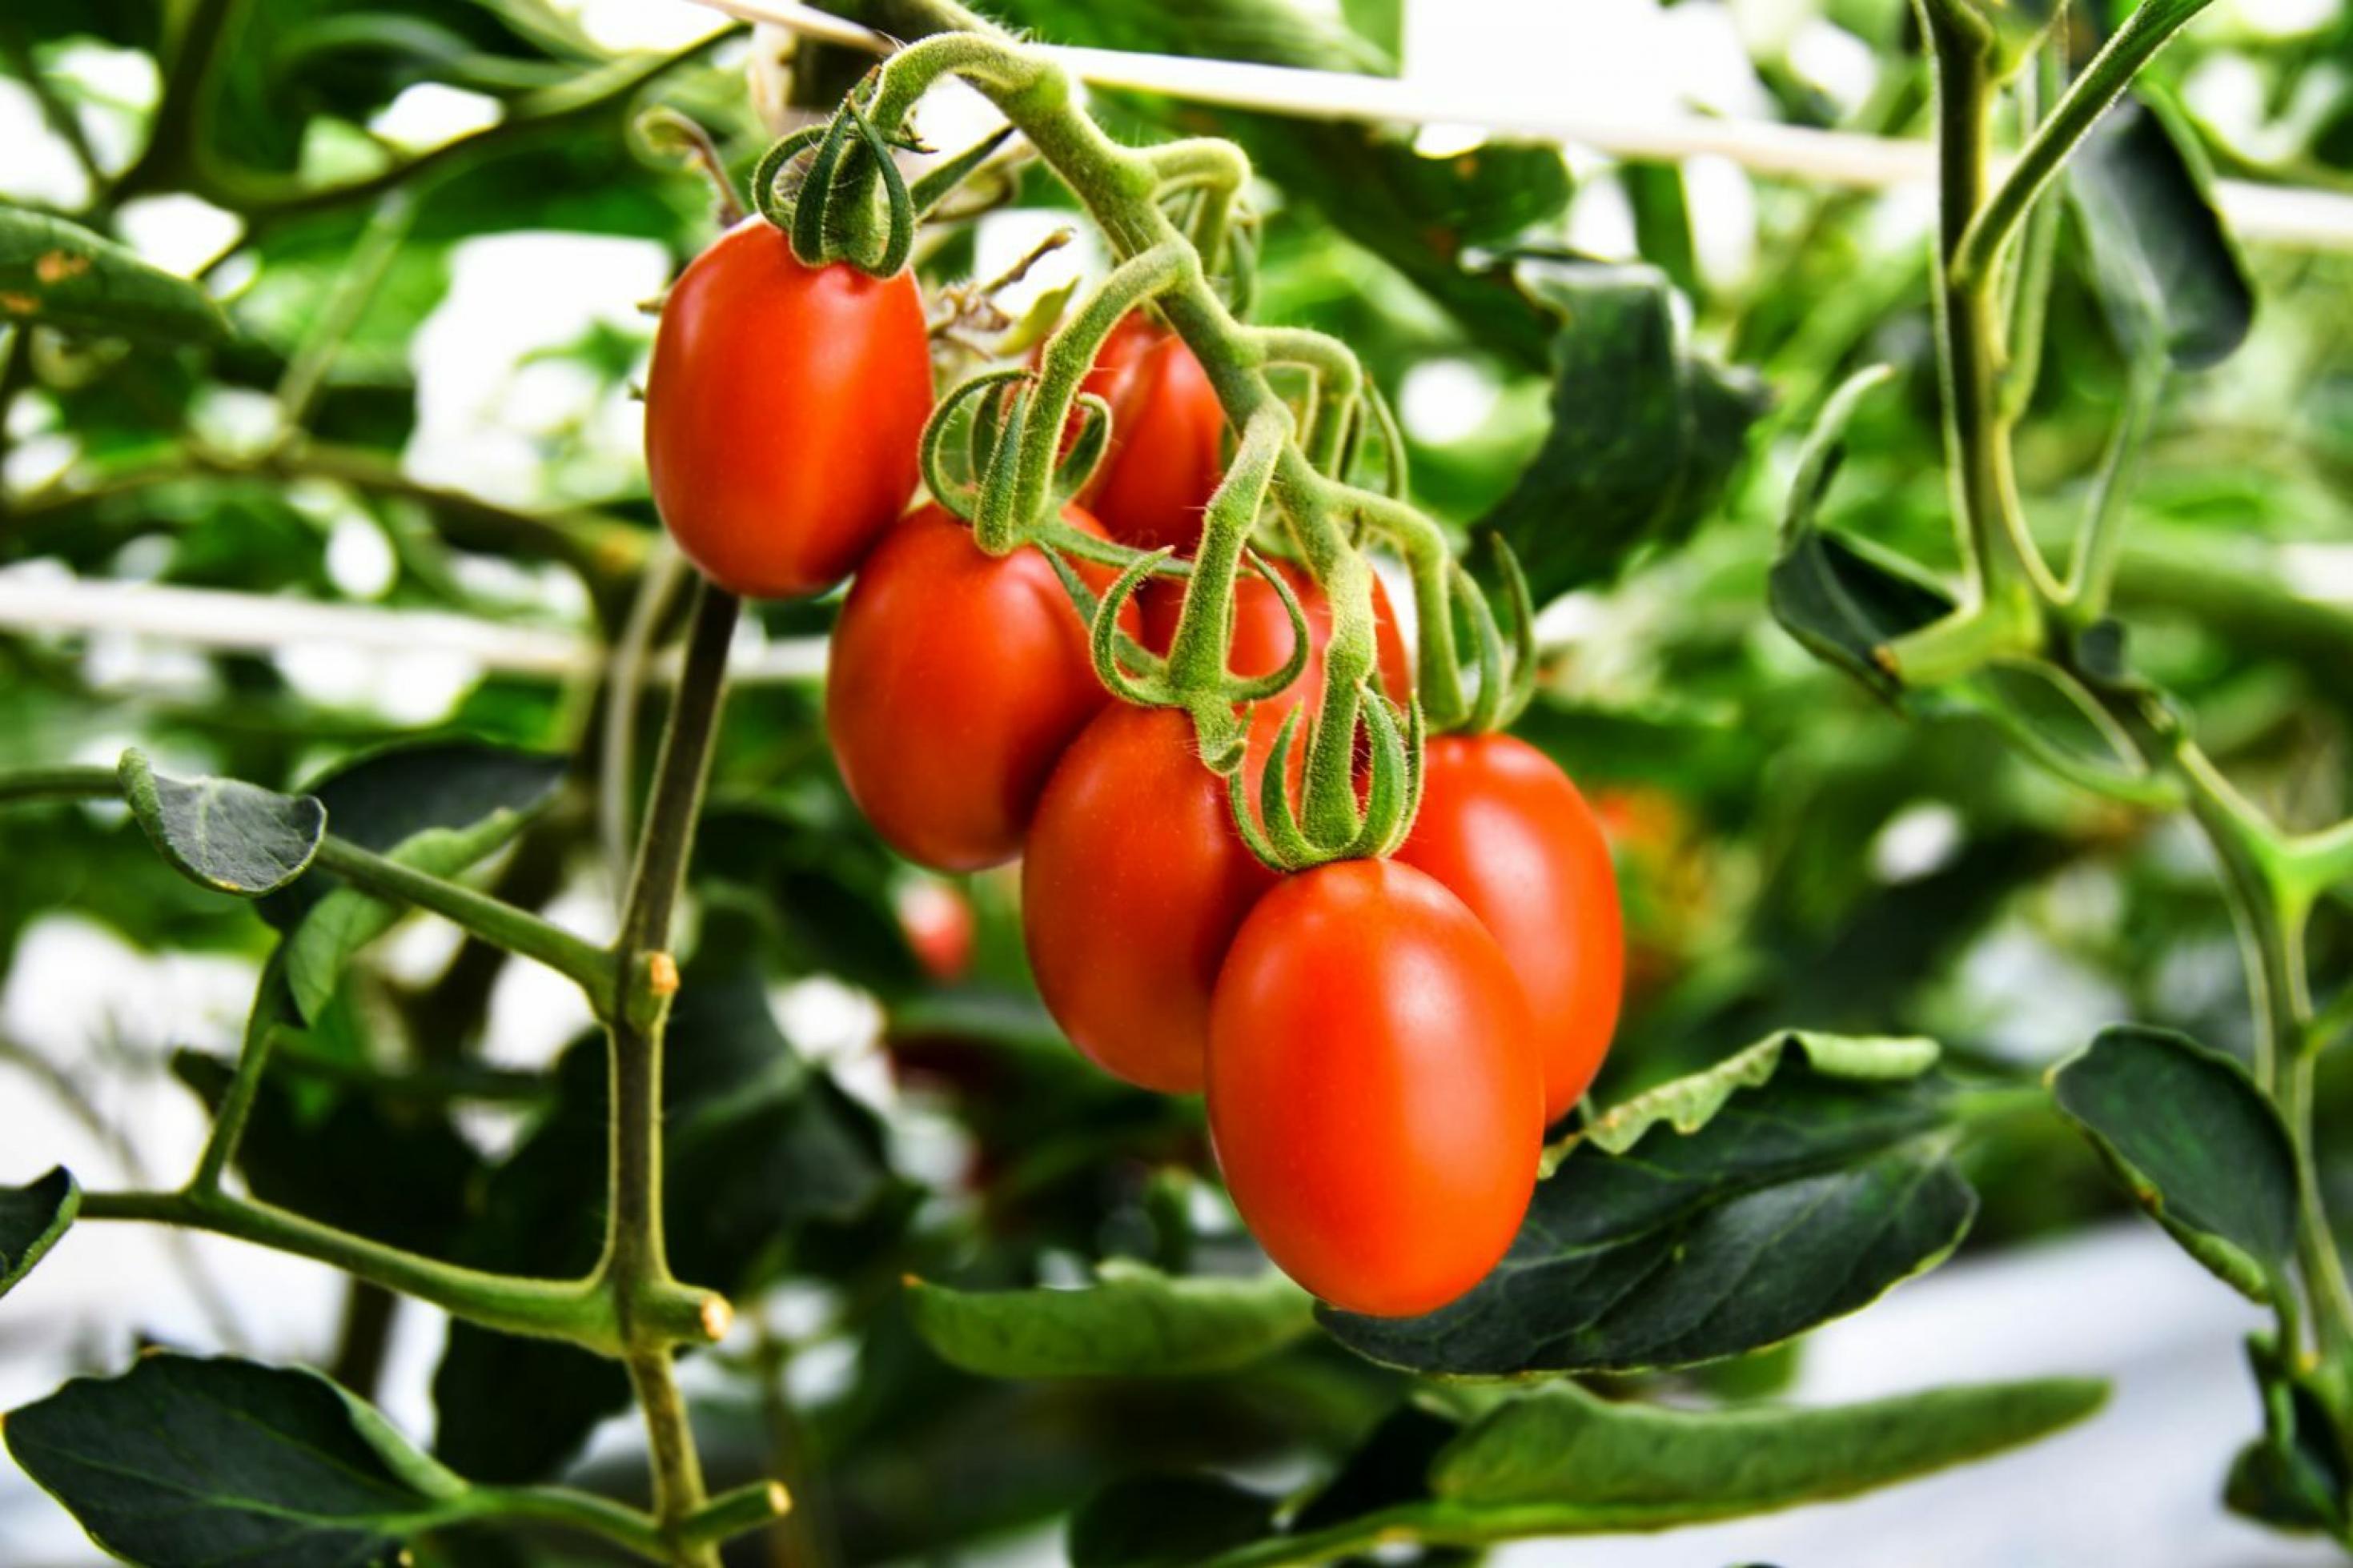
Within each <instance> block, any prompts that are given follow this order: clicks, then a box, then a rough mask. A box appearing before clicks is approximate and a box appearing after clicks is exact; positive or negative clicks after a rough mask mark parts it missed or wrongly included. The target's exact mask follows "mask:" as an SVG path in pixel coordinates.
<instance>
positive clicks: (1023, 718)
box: [825, 506, 1134, 871]
mask: <svg viewBox="0 0 2353 1568" xmlns="http://www.w3.org/2000/svg"><path fill="white" fill-rule="evenodd" d="M1062 515H1063V516H1064V517H1065V518H1066V519H1067V520H1068V521H1070V522H1071V524H1072V525H1073V526H1075V527H1078V528H1082V529H1084V530H1086V531H1088V532H1090V533H1093V534H1096V535H1098V536H1100V535H1101V534H1102V532H1103V530H1102V528H1101V527H1100V526H1099V525H1098V524H1097V523H1096V522H1095V521H1094V520H1093V519H1092V518H1091V517H1089V516H1087V515H1086V514H1085V513H1084V512H1082V511H1081V510H1079V509H1078V508H1076V507H1067V508H1065V509H1064V510H1063V513H1062ZM1081 571H1082V574H1084V575H1085V576H1086V577H1087V578H1088V580H1089V581H1090V582H1091V583H1092V584H1093V585H1094V587H1095V588H1096V590H1097V591H1098V592H1100V591H1101V590H1102V589H1103V588H1104V587H1106V586H1107V585H1108V583H1109V578H1110V574H1109V573H1108V572H1107V571H1105V570H1104V569H1103V568H1099V567H1095V566H1091V565H1082V567H1081ZM1129 629H1130V630H1131V631H1133V630H1134V625H1133V624H1131V626H1130V628H1129ZM1111 700H1112V699H1111V695H1110V693H1108V692H1106V691H1105V690H1104V689H1103V687H1102V685H1101V684H1100V683H1099V682H1097V680H1096V679H1095V674H1094V667H1093V664H1092V661H1091V659H1090V658H1089V657H1088V652H1087V627H1086V624H1085V623H1084V622H1083V621H1082V620H1080V618H1079V614H1078V611H1077V610H1076V608H1074V607H1073V606H1072V605H1071V600H1070V595H1068V594H1066V593H1064V592H1063V589H1062V584H1061V583H1060V579H1058V578H1057V577H1056V576H1055V574H1054V569H1053V567H1052V565H1051V564H1050V563H1049V562H1048V561H1047V560H1046V558H1045V557H1044V556H1043V555H1041V554H1040V553H1039V552H1038V551H1037V550H1035V549H1034V548H1030V547H1028V546H1025V547H1023V548H1022V549H1019V550H1017V551H1015V552H1012V553H1011V554H1009V555H1003V556H991V555H988V554H987V553H985V552H983V551H982V550H981V548H980V546H979V545H978V544H976V543H975V542H973V537H972V531H971V530H970V529H969V528H966V527H965V525H964V524H963V523H962V522H960V521H957V520H956V518H955V517H954V516H953V515H951V514H950V513H949V512H947V511H946V510H944V509H942V508H940V507H937V506H929V507H925V508H923V510H921V511H918V512H915V513H913V515H911V516H909V517H907V518H905V519H903V520H902V521H900V522H899V523H898V525H897V526H895V527H893V528H892V530H891V531H889V532H888V533H886V534H885V535H884V536H883V539H882V542H881V544H879V545H877V546H876V547H875V550H874V553H873V554H872V555H871V556H870V557H868V559H867V562H866V564H865V565H864V566H863V567H862V568H860V571H859V574H858V581H857V582H856V583H855V584H852V585H851V587H850V590H849V600H848V601H847V602H846V603H845V604H844V605H842V607H841V618H840V620H839V621H838V622H837V623H836V624H835V626H834V630H833V649H832V653H831V655H830V657H829V658H828V664H827V668H826V680H825V727H826V733H827V735H828V737H829V738H830V739H831V741H832V742H833V754H834V760H835V762H836V763H837V764H838V765H839V767H840V769H841V777H842V782H843V783H845V784H848V785H849V795H850V798H851V799H853V800H855V801H856V802H857V803H858V806H859V809H860V811H863V812H864V813H865V814H866V817H867V820H868V821H870V822H871V823H873V825H874V827H875V831H877V832H878V833H880V834H881V836H882V837H883V839H884V841H885V842H887V843H889V844H890V846H891V847H892V848H894V849H896V850H898V851H899V853H901V854H902V855H904V856H906V857H907V858H909V859H910V860H914V861H918V862H920V863H922V864H923V865H926V866H930V867H933V868H935V869H938V870H943V871H972V870H977V869H979V868H981V867H983V866H993V865H996V864H997V863H998V862H1000V861H1004V860H1010V859H1011V858H1013V857H1014V856H1016V855H1018V854H1019V853H1020V850H1021V836H1022V833H1023V832H1024V831H1025V830H1026V829H1027V828H1028V826H1029V816H1030V814H1031V812H1032V811H1033V810H1035V809H1036V807H1037V804H1038V795H1039V791H1041V790H1043V789H1044V788H1045V787H1046V779H1047V776H1048V775H1049V774H1050V773H1052V772H1053V769H1054V763H1055V760H1056V759H1057V758H1059V757H1060V755H1061V754H1062V750H1063V748H1064V747H1066V746H1068V745H1069V744H1070V743H1071V740H1072V738H1073V737H1075V736H1076V735H1077V734H1078V733H1079V731H1081V730H1082V729H1084V728H1085V727H1086V723H1087V721H1089V720H1090V719H1092V718H1093V717H1094V716H1095V715H1096V714H1097V713H1099V712H1101V711H1102V710H1103V707H1104V705H1105V704H1107V703H1108V702H1110V701H1111Z"/></svg>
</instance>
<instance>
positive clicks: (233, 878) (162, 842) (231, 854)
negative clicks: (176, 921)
mask: <svg viewBox="0 0 2353 1568" xmlns="http://www.w3.org/2000/svg"><path fill="white" fill-rule="evenodd" d="M121 777H122V794H123V796H124V798H125V799H127V800H129V801H130V803H131V812H132V816H136V817H137V818H138V819H139V826H142V827H143V828H145V829H146V830H147V837H148V838H149V839H150V840H151V841H152V842H153V844H154V846H155V848H156V850H157V852H158V853H160V854H161V855H162V856H163V857H164V859H165V860H167V861H169V862H170V863H171V864H172V866H173V868H174V869H176V870H178V871H180V872H181V873H182V874H184V875H185V876H186V877H188V878H189V879H192V880H194V881H195V882H198V883H201V884H202V885H203V886H205V887H207V888H211V889H215V890H216V891H217V892H223V893H234V894H236V895H237V897H238V898H241V899H254V898H259V897H260V896H261V895H262V894H264V893H270V892H275V891H276V890H277V889H280V888H282V887H284V886H286V884H288V883H289V882H291V881H292V880H293V879H295V878H297V877H299V876H301V874H302V872H303V870H304V868H307V867H308V866H309V865H310V864H311V856H313V855H315V854H317V853H318V850H319V840H320V839H321V838H322V837H325V836H326V831H327V812H326V808H325V807H324V806H322V805H320V804H319V802H318V801H317V800H315V799H313V798H311V796H309V795H280V794H278V793H277V792H275V791H274V790H266V789H263V788H261V787H260V786H259V785H258V784H247V783H245V782H244V781H243V780H240V779H215V778H204V779H175V778H171V777H168V776H166V775H165V774H163V773H157V772H155V770H154V768H153V766H152V765H150V764H149V763H148V761H147V758H146V755H145V754H144V753H143V752H140V751H138V750H136V749H135V748H134V749H133V750H131V751H128V752H123V753H122V765H121Z"/></svg>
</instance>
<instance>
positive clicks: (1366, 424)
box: [1352, 376, 1409, 500]
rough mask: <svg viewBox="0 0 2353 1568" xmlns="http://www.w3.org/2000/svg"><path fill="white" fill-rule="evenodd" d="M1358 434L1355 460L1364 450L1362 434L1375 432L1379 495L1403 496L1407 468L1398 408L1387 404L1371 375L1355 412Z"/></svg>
mask: <svg viewBox="0 0 2353 1568" xmlns="http://www.w3.org/2000/svg"><path fill="white" fill-rule="evenodd" d="M1356 417H1357V420H1358V434H1357V438H1356V450H1355V452H1354V453H1353V454H1352V457H1353V458H1355V459H1357V460H1361V459H1362V458H1363V457H1364V453H1365V450H1366V442H1365V440H1364V437H1365V436H1366V435H1367V434H1371V435H1377V436H1378V437H1380V445H1381V459H1382V462H1381V492H1380V493H1381V494H1383V495H1385V496H1387V497H1388V498H1389V499H1390V500H1405V499H1406V489H1407V481H1408V477H1409V468H1408V466H1407V462H1406V453H1405V430H1404V428H1403V427H1402V426H1399V425H1398V416H1397V409H1396V408H1395V407H1394V406H1393V405H1391V404H1390V403H1389V399H1388V394H1387V393H1385V392H1383V391H1382V390H1381V388H1380V384H1379V383H1378V382H1377V381H1375V380H1373V379H1372V378H1371V377H1370V376H1366V378H1365V401H1364V403H1363V405H1362V406H1361V408H1360V409H1359V411H1358V413H1357V416H1356Z"/></svg>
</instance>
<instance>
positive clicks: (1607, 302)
mask: <svg viewBox="0 0 2353 1568" xmlns="http://www.w3.org/2000/svg"><path fill="white" fill-rule="evenodd" d="M1519 271H1520V277H1521V278H1522V279H1523V281H1524V283H1525V286H1526V287H1527V288H1528V289H1529V290H1530V291H1531V292H1532V293H1534V294H1535V296H1536V297H1537V298H1538V299H1540V300H1543V301H1544V303H1545V304H1546V306H1547V307H1548V308H1549V310H1551V312H1552V313H1553V315H1554V317H1555V321H1554V329H1553V339H1552V353H1551V364H1550V372H1551V377H1552V407H1551V412H1552V427H1551V429H1550V431H1549V432H1548V433H1547V434H1546V437H1545V441H1544V445H1543V446H1542V447H1541V448H1539V449H1538V451H1537V453H1536V456H1535V460H1534V461H1532V462H1531V463H1530V464H1529V465H1528V467H1527V468H1526V469H1525V471H1524V472H1523V473H1522V474H1521V475H1520V478H1519V481H1518V483H1517V484H1516V485H1514V487H1513V489H1512V491H1511V493H1510V494H1508V495H1506V496H1505V497H1504V500H1502V501H1501V502H1500V503H1499V504H1498V505H1497V506H1496V507H1495V508H1494V510H1492V511H1490V512H1489V513H1488V514H1487V516H1486V517H1485V518H1484V519H1483V520H1482V525H1483V526H1487V527H1493V528H1496V529H1499V530H1501V531H1502V532H1503V533H1504V537H1505V538H1507V539H1508V540H1509V541H1510V542H1511V544H1512V547H1513V548H1514V550H1515V551H1517V552H1518V553H1519V557H1520V562H1521V564H1522V565H1523V566H1524V567H1525V569H1526V572H1527V574H1528V581H1529V584H1530V586H1531V588H1532V589H1533V590H1534V592H1535V597H1536V601H1537V602H1538V603H1539V604H1542V603H1544V602H1546V601H1547V600H1550V599H1552V598H1555V597H1557V596H1558V595H1561V594H1563V593H1566V592H1567V591H1568V590H1570V589H1572V588H1576V587H1580V586H1583V585H1585V584H1589V583H1594V582H1599V581H1603V580H1606V579H1607V578H1609V576H1611V575H1612V574H1615V573H1616V572H1617V570H1618V569H1619V567H1620V565H1621V564H1623V563H1624V562H1625V560H1626V559H1627V557H1628V556H1629V555H1630V554H1631V553H1632V552H1633V551H1634V550H1635V549H1636V548H1637V547H1638V546H1640V545H1642V544H1645V543H1649V542H1653V541H1667V542H1672V541H1673V540H1675V539H1679V538H1681V537H1683V535H1684V534H1686V533H1688V532H1689V531H1690V530H1691V528H1692V527H1693V525H1694V524H1695V523H1696V522H1697V521H1699V519H1700V517H1701V515H1702V514H1703V513H1704V511H1705V510H1706V509H1707V508H1708V507H1709V506H1710V505H1712V504H1713V503H1714V501H1715V497H1716V494H1717V493H1718V491H1719V490H1720V489H1721V487H1722V484H1723V481H1724V479H1725V477H1726V476H1727V475H1729V474H1730V472H1731V470H1732V468H1733V466H1734V465H1735V464H1736V462H1737V461H1738V460H1739V458H1740V454H1741V452H1742V450H1743V449H1744V447H1745V446H1746V434H1747V428H1748V426H1749V424H1750V423H1751V422H1752V421H1753V420H1754V419H1755V418H1756V417H1757V415H1759V414H1761V413H1762V412H1763V411H1764V408H1765V405H1766V401H1767V400H1766V397H1765V395H1764V394H1763V391H1762V388H1761V384H1758V383H1757V382H1755V381H1754V380H1753V378H1749V377H1747V376H1746V374H1745V373H1734V372H1727V371H1725V370H1722V369H1719V368H1717V367H1715V366H1713V365H1709V364H1707V363H1704V362H1702V361H1699V360H1697V359H1694V358H1693V357H1692V356H1691V355H1689V354H1687V353H1685V352H1684V351H1683V347H1682V344H1681V342H1680V339H1679V334H1678V331H1677V329H1676V326H1675V318H1674V306H1673V294H1672V289H1671V288H1670V287H1669V285H1668V282H1667V279H1666V278H1665V276H1664V275H1663V274H1662V273H1660V272H1658V271H1656V270H1655V269H1653V268H1648V267H1604V266H1599V265H1594V264H1590V263H1572V262H1557V261H1540V260H1528V261H1524V262H1522V263H1521V265H1520V268H1519Z"/></svg>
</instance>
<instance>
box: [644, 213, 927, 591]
mask: <svg viewBox="0 0 2353 1568" xmlns="http://www.w3.org/2000/svg"><path fill="white" fill-rule="evenodd" d="M931 411H932V363H931V344H930V339H929V336H928V335H927V332H926V330H925V327H924V322H923V296H922V295H921V293H919V292H918V291H917V289H916V287H915V279H914V275H913V273H911V272H901V273H899V274H897V275H896V276H894V277H891V278H872V277H869V276H868V275H867V274H865V273H863V272H860V271H859V270H858V269H857V268H854V267H851V266H849V265H848V264H847V263H842V262H837V263H834V264H833V265H830V266H827V267H818V268H808V267H804V266H802V265H801V264H800V263H799V262H798V261H797V260H796V259H794V257H793V251H792V247H791V246H790V245H789V244H787V243H786V239H785V237H784V236H783V235H782V234H780V233H778V232H777V230H776V226H774V225H773V224H770V223H768V222H767V221H765V219H762V218H759V217H751V218H746V219H745V220H744V222H742V223H740V224H737V225H736V226H734V227H733V228H732V229H729V230H728V231H727V232H726V233H725V234H724V235H722V236H721V237H719V240H718V242H717V243H716V244H714V245H712V247H711V248H710V249H708V250H706V251H704V252H703V253H702V255H701V256H698V257H696V258H695V259H694V262H693V264H692V265H691V266H690V267H688V268H687V269H686V271H685V272H684V273H683V274H682V275H681V277H680V278H679V280H678V282H677V283H676V284H675V285H673V286H672V287H671V289H670V296H669V298H668V299H667V300H665V301H664V302H663V305H662V314H661V327H660V330H659V332H658V333H657V334H656V336H655V338H654V357H653V367H652V370H651V371H650V373H649V374H648V376H647V380H646V469H647V472H648V474H649V476H650V477H651V479H652V481H653V492H654V503H655V504H656V505H657V506H658V507H659V508H660V509H661V515H662V521H663V522H665V523H666V524H668V525H669V528H670V534H671V536H672V537H674V538H675V539H676V540H677V541H678V543H679V548H680V549H681V550H683V551H684V552H686V555H687V559H689V560H691V561H692V562H693V563H695V565H697V566H699V567H701V568H702V572H703V574H704V575H706V576H708V577H709V578H710V579H711V580H712V582H714V583H716V584H719V585H720V586H721V587H723V588H725V589H728V590H729V591H731V592H733V593H737V594H742V595H747V596H750V597H753V598H762V599H788V598H799V597H802V596H805V595H811V594H821V593H823V592H825V591H826V590H827V589H828V588H830V587H832V586H833V585H834V584H837V583H839V582H840V581H841V580H842V579H843V578H844V577H846V576H848V575H849V574H850V573H851V572H852V571H853V570H855V569H856V568H857V565H858V563H859V562H860V560H861V559H863V558H864V556H865V554H866V552H868V551H869V550H870V549H871V548H872V547H873V544H874V542H875V540H876V539H877V538H878V537H879V536H880V535H881V532H882V531H883V530H884V529H886V528H888V527H889V526H890V525H891V524H892V522H893V521H896V520H897V518H898V516H899V514H900V513H901V512H902V511H904V510H906V508H907V502H908V500H910V499H911V498H912V497H913V494H914V491H915V478H916V474H915V466H916V465H915V458H916V447H917V445H918V443H919V442H920V441H921V439H922V437H923V422H924V420H925V419H927V418H929V417H930V416H931Z"/></svg>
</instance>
